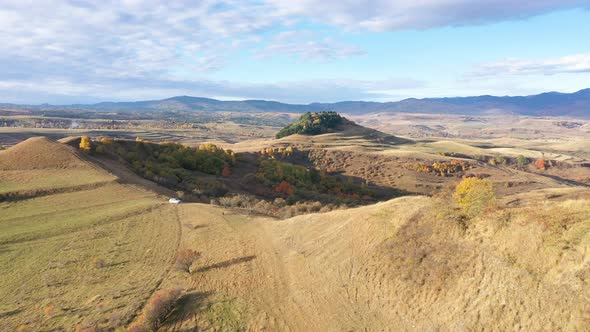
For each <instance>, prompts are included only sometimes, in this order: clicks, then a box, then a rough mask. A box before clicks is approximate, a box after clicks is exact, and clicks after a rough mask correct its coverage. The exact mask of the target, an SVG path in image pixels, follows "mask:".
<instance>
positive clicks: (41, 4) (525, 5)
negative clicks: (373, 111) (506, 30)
mask: <svg viewBox="0 0 590 332" xmlns="http://www.w3.org/2000/svg"><path fill="white" fill-rule="evenodd" d="M1 2H2V4H1V5H0V81H2V85H0V90H2V91H0V101H4V100H6V101H8V100H20V101H23V100H24V101H25V102H26V100H25V99H26V98H29V99H28V100H30V101H31V102H33V101H43V100H47V101H51V100H60V98H66V99H67V98H73V97H76V98H81V99H83V98H89V99H88V100H94V99H93V98H103V99H113V98H114V99H129V98H130V99H141V98H144V97H146V98H151V97H149V94H150V93H153V94H154V97H163V95H162V94H163V93H166V94H169V95H173V94H178V93H181V92H186V94H193V95H203V96H208V95H222V96H223V95H225V96H244V97H252V98H271V99H284V100H291V101H301V100H302V99H303V98H302V97H301V96H303V95H304V93H303V91H304V89H305V90H307V95H308V97H307V98H305V100H326V99H330V100H334V99H333V98H335V97H341V98H342V99H368V98H371V97H376V96H377V97H379V96H380V97H383V96H385V97H387V96H389V94H384V93H381V92H378V91H389V90H395V89H397V87H396V86H394V87H393V88H391V89H390V88H388V87H383V86H374V87H371V86H368V85H371V83H367V82H364V81H358V80H353V81H346V80H345V81H339V82H336V81H335V80H331V81H329V83H326V82H327V81H325V82H321V81H313V82H303V83H301V82H300V83H297V84H296V83H293V82H291V83H277V84H269V85H268V86H264V85H244V84H237V83H228V82H219V81H211V80H202V81H201V82H203V83H202V84H197V83H195V80H196V79H197V78H198V77H205V78H206V77H210V75H211V72H212V71H216V70H218V69H220V68H223V67H224V66H226V65H227V61H228V59H231V56H233V55H234V54H235V53H234V52H237V51H244V50H246V51H250V54H253V56H254V57H255V58H257V59H263V58H267V57H270V56H275V55H277V54H278V55H281V56H293V57H296V58H298V59H301V60H305V61H318V60H320V61H330V60H334V59H340V58H344V57H350V56H357V55H362V54H364V52H363V50H361V49H359V48H358V47H356V46H355V45H348V44H345V43H343V42H342V41H340V40H338V39H337V38H336V39H335V38H333V36H331V35H328V34H327V33H328V32H326V31H329V30H322V31H319V32H318V31H315V32H310V31H301V29H302V28H301V25H305V23H306V22H309V21H310V20H312V21H315V22H316V23H319V24H321V25H333V26H338V27H345V28H347V29H358V30H371V31H384V30H399V29H422V28H431V27H438V26H455V25H466V24H480V23H486V22H493V21H497V20H505V19H518V18H525V17H529V16H532V15H537V14H541V13H545V12H549V11H553V10H559V9H566V8H574V7H584V8H587V7H588V3H589V1H588V0H585V1H581V0H561V1H556V0H537V1H512V0H510V1H509V0H495V1H492V0H480V1H472V0H420V1H409V0H403V1H391V0H368V1H350V0H297V1H292V0H255V1H246V0H200V1H190V2H189V1H183V0H169V1H157V0H124V1H117V0H104V1H98V0H97V1H85V0H51V1H50V0H2V1H1ZM299 23H302V24H299ZM285 29H288V30H290V31H288V32H281V31H284V30H285ZM349 83H350V84H349ZM385 83H387V84H391V82H390V81H381V82H380V84H385ZM405 83H407V81H406V82H405ZM387 84H386V85H387ZM404 86H405V85H404V84H402V87H404ZM287 87H288V88H289V89H293V90H289V89H288V88H287ZM265 88H268V90H265ZM239 89H243V91H241V90H239ZM311 89H317V91H321V93H322V94H320V93H316V91H311ZM329 89H340V91H336V92H331V91H329ZM354 89H358V90H354ZM290 91H294V95H293V96H291V94H290ZM370 91H377V92H375V93H371V92H370ZM270 92H273V93H274V94H272V93H270ZM110 96H112V97H113V98H110Z"/></svg>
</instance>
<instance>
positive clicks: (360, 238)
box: [164, 197, 590, 331]
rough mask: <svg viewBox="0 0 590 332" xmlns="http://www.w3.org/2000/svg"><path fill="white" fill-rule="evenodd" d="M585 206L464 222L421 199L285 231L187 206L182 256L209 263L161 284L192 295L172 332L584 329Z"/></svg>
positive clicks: (295, 221) (311, 219) (302, 222)
mask: <svg viewBox="0 0 590 332" xmlns="http://www.w3.org/2000/svg"><path fill="white" fill-rule="evenodd" d="M589 203H590V200H587V199H585V200H568V201H551V200H549V201H538V204H539V205H540V206H542V207H543V208H542V209H536V208H534V207H532V206H531V207H518V208H507V209H499V210H498V209H497V210H492V211H487V212H485V213H483V214H481V215H480V216H479V217H476V218H475V219H472V220H467V221H466V222H464V223H458V222H457V221H455V220H454V218H452V216H453V213H455V212H456V211H455V210H453V209H451V210H449V211H448V212H447V213H446V214H445V213H438V211H442V210H443V209H448V208H449V205H448V203H446V202H438V201H437V200H435V199H432V198H426V197H404V198H398V199H394V200H392V201H388V202H384V203H379V204H376V205H373V206H367V207H361V208H356V209H347V210H341V211H333V212H328V213H323V214H310V215H304V216H297V217H294V218H291V219H287V220H283V221H274V220H269V219H264V218H255V217H245V216H240V215H234V214H228V213H227V212H224V211H223V210H222V209H219V208H214V207H210V206H207V205H201V204H185V205H183V206H181V207H180V217H181V220H182V222H183V223H184V224H185V225H187V227H184V228H183V229H184V230H183V240H182V245H183V247H188V248H193V249H194V250H198V251H201V252H203V258H202V259H201V260H199V261H198V262H197V263H196V265H195V266H194V268H193V269H194V271H195V272H194V273H193V274H192V275H191V276H190V277H189V278H188V279H187V277H186V275H180V274H176V275H173V276H171V277H170V278H169V279H167V280H166V281H165V282H164V285H165V287H168V288H174V287H181V288H184V289H186V290H187V293H186V294H185V297H184V298H183V299H182V300H181V302H180V306H179V310H178V311H177V313H176V314H175V315H173V316H172V317H170V319H169V320H168V321H167V325H166V328H167V329H168V330H170V331H182V330H185V329H191V328H195V327H197V328H199V329H221V330H236V329H245V330H291V331H312V330H313V331H341V330H363V329H366V330H372V331H375V330H383V331H424V330H457V329H459V330H483V329H489V328H496V329H499V330H528V331H531V330H552V331H573V330H584V329H585V328H587V326H588V324H589V323H590V316H589V315H588V313H589V312H588V309H590V302H589V301H588V297H589V296H590V287H589V286H590V285H589V283H590V277H589V276H590V265H589V264H588V263H587V262H588V261H589V260H590V256H588V250H587V249H588V246H589V245H590V232H588V230H589V229H588V228H589V227H590V204H589ZM189 226H190V227H189ZM547 303H551V305H547Z"/></svg>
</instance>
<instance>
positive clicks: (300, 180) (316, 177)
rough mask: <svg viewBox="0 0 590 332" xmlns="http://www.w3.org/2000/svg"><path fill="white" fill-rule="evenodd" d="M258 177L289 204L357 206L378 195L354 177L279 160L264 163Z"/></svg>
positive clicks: (264, 161) (268, 160) (263, 161)
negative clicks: (319, 202) (318, 203)
mask: <svg viewBox="0 0 590 332" xmlns="http://www.w3.org/2000/svg"><path fill="white" fill-rule="evenodd" d="M256 178H257V180H258V181H259V182H260V183H262V184H264V185H266V186H270V187H273V188H274V191H275V192H276V193H277V194H280V195H284V196H286V197H287V202H288V203H289V204H292V203H294V202H296V201H300V200H320V201H324V202H335V203H346V204H355V203H358V202H359V201H360V200H369V199H372V198H373V196H374V193H373V192H371V191H370V190H368V189H367V188H364V187H363V186H362V185H360V184H357V183H354V181H352V179H351V178H348V179H345V178H341V177H339V176H336V175H330V174H327V172H326V171H322V170H316V169H313V168H311V169H310V168H306V167H303V166H299V165H294V164H291V163H287V162H282V161H278V160H275V159H265V160H261V161H260V165H259V168H258V173H257V176H256Z"/></svg>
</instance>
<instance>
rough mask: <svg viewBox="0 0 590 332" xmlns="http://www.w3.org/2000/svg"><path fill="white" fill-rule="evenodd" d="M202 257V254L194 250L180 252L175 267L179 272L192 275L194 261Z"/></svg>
mask: <svg viewBox="0 0 590 332" xmlns="http://www.w3.org/2000/svg"><path fill="white" fill-rule="evenodd" d="M200 256H201V253H200V252H197V251H195V250H192V249H182V250H179V251H178V253H177V255H176V262H175V263H174V267H175V268H176V270H178V271H184V272H187V273H190V272H191V266H192V265H193V263H194V261H196V260H197V258H199V257H200Z"/></svg>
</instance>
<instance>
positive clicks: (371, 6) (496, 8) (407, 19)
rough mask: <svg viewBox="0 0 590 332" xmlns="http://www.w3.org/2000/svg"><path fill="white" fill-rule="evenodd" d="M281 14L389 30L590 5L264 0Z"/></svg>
mask: <svg viewBox="0 0 590 332" xmlns="http://www.w3.org/2000/svg"><path fill="white" fill-rule="evenodd" d="M267 3H270V4H273V5H274V6H276V7H277V8H278V9H279V11H280V12H281V14H282V15H287V16H298V17H302V18H313V19H315V20H316V21H318V22H321V23H328V24H332V25H337V26H344V27H347V28H350V29H362V30H371V31H393V30H404V29H427V28H433V27H442V26H462V25H476V24H484V23H490V22H497V21H502V20H511V19H522V18H526V17H531V16H535V15H539V14H544V13H547V12H551V11H555V10H561V9H571V8H585V9H588V8H590V2H589V1H588V0H535V1H514V0H477V1H474V0H420V1H416V0H400V1H392V0H368V1H345V0H297V1H292V0H267Z"/></svg>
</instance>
